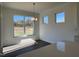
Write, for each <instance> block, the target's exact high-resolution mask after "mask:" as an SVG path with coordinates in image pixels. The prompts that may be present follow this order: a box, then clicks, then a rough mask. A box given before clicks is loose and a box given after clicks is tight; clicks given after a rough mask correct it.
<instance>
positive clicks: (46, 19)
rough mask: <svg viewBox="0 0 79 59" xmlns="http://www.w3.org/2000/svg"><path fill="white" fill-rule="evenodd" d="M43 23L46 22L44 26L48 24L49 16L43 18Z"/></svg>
mask: <svg viewBox="0 0 79 59" xmlns="http://www.w3.org/2000/svg"><path fill="white" fill-rule="evenodd" d="M43 22H44V24H48V16H44V17H43Z"/></svg>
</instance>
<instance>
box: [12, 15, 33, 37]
mask: <svg viewBox="0 0 79 59" xmlns="http://www.w3.org/2000/svg"><path fill="white" fill-rule="evenodd" d="M14 16H24V15H13V16H12V21H13V22H12V23H13V38H18V37H19V38H24V37H26V38H27V37H32V36H33V35H34V21H33V34H32V35H28V36H23V35H22V36H15V34H14V20H13V17H14ZM26 16H28V15H26ZM26 16H24V23H23V28H24V30H23V31H24V35H25V33H26V32H25V17H26ZM28 17H29V16H28ZM31 17H33V16H31Z"/></svg>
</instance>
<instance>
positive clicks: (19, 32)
mask: <svg viewBox="0 0 79 59" xmlns="http://www.w3.org/2000/svg"><path fill="white" fill-rule="evenodd" d="M31 18H32V17H31V16H19V15H15V16H13V21H14V36H29V35H33V21H32V20H31Z"/></svg>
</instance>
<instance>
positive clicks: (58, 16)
mask: <svg viewBox="0 0 79 59" xmlns="http://www.w3.org/2000/svg"><path fill="white" fill-rule="evenodd" d="M55 17H56V23H64V22H65V14H64V12H60V13H56V15H55Z"/></svg>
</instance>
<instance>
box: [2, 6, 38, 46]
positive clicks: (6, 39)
mask: <svg viewBox="0 0 79 59" xmlns="http://www.w3.org/2000/svg"><path fill="white" fill-rule="evenodd" d="M13 15H24V16H33V15H34V14H33V13H31V12H26V11H21V10H15V9H10V8H7V7H3V8H2V20H1V25H2V28H1V30H2V33H1V35H2V39H1V40H2V46H6V45H11V44H16V43H18V42H20V40H21V39H24V38H21V37H14V36H13V33H14V32H13V28H14V26H13V19H12V17H13ZM37 16H39V14H37ZM34 28H35V31H37V32H35V31H34V36H33V37H34V38H35V39H37V38H38V37H39V30H38V29H39V21H38V22H37V23H35V25H34ZM25 38H26V37H25Z"/></svg>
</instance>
